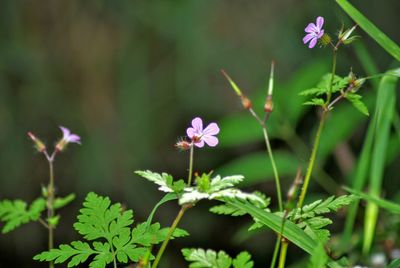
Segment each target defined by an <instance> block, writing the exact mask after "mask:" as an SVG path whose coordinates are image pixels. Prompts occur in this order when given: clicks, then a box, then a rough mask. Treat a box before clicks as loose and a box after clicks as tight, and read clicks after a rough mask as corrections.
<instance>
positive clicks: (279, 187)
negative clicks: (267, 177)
mask: <svg viewBox="0 0 400 268" xmlns="http://www.w3.org/2000/svg"><path fill="white" fill-rule="evenodd" d="M262 129H263V134H264V139H265V145H266V146H267V151H268V155H269V158H270V159H271V165H272V170H273V172H274V177H275V185H276V193H277V195H278V207H279V211H283V205H282V193H281V183H280V180H279V175H278V169H277V168H276V163H275V159H274V155H273V154H272V149H271V144H270V142H269V138H268V132H267V127H266V126H265V124H263V125H262Z"/></svg>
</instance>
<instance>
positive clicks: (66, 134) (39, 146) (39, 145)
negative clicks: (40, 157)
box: [28, 126, 81, 155]
mask: <svg viewBox="0 0 400 268" xmlns="http://www.w3.org/2000/svg"><path fill="white" fill-rule="evenodd" d="M60 129H61V131H62V132H63V137H62V138H61V139H60V140H59V141H58V142H57V143H56V145H55V149H54V153H53V155H54V154H55V153H57V152H62V151H63V150H65V148H66V147H67V145H68V144H69V143H77V144H81V138H80V137H79V136H78V135H76V134H73V133H71V131H70V130H69V129H68V128H66V127H62V126H60ZM28 137H29V138H30V139H31V140H32V141H33V144H34V146H35V149H36V150H37V151H38V152H39V153H44V154H45V155H48V154H47V151H46V145H45V144H44V143H43V142H42V141H41V140H40V139H39V138H38V137H36V136H35V135H34V134H33V133H32V132H28Z"/></svg>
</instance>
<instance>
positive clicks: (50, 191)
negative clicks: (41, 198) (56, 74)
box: [47, 157, 54, 268]
mask: <svg viewBox="0 0 400 268" xmlns="http://www.w3.org/2000/svg"><path fill="white" fill-rule="evenodd" d="M48 162H49V173H50V174H49V176H50V182H49V185H48V188H47V218H48V219H51V218H52V217H54V166H53V162H54V157H51V158H48ZM47 226H48V230H49V241H48V244H49V250H51V249H53V247H54V226H52V225H51V224H50V223H48V224H47ZM49 267H50V268H54V263H53V262H52V261H51V262H49Z"/></svg>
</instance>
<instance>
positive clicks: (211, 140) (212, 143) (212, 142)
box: [202, 136, 218, 147]
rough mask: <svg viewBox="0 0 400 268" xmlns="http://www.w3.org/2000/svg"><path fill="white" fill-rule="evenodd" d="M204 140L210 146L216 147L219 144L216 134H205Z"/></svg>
mask: <svg viewBox="0 0 400 268" xmlns="http://www.w3.org/2000/svg"><path fill="white" fill-rule="evenodd" d="M202 140H204V141H205V143H207V145H208V146H210V147H215V146H217V144H218V138H217V137H214V136H203V139H202Z"/></svg>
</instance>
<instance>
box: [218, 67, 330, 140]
mask: <svg viewBox="0 0 400 268" xmlns="http://www.w3.org/2000/svg"><path fill="white" fill-rule="evenodd" d="M328 64H329V63H328V61H326V60H316V61H313V62H312V63H310V64H308V65H304V66H303V67H302V68H301V69H300V70H299V71H298V72H297V73H296V74H295V75H294V76H293V78H292V79H291V80H290V81H289V82H288V83H286V84H284V85H280V84H279V81H277V82H276V85H275V86H274V95H273V101H274V111H273V113H272V114H271V116H270V118H269V119H268V122H267V127H268V134H269V136H270V137H271V138H274V137H277V136H278V135H279V131H278V125H279V122H280V121H281V120H285V121H288V122H289V123H290V124H291V125H293V127H295V125H296V123H297V120H298V119H299V118H300V116H301V115H302V114H303V113H304V112H305V111H307V107H305V106H303V105H301V104H302V103H303V102H304V100H305V99H306V98H304V97H299V95H298V94H299V93H300V91H302V90H304V89H306V88H310V87H312V86H315V81H318V80H319V79H320V78H321V76H322V75H323V74H325V73H326V72H327V71H328V70H329V65H328ZM275 80H277V79H275ZM243 93H244V94H246V92H243ZM288 96H289V97H288ZM265 97H266V90H265V89H262V90H260V91H259V92H258V93H257V94H256V96H255V97H252V98H251V99H252V101H253V105H254V109H255V110H256V111H258V110H261V109H262V107H263V106H264V101H265ZM219 125H220V128H221V133H220V135H219V139H220V144H221V146H227V147H230V146H237V145H241V144H245V143H249V142H254V141H261V140H262V139H263V136H262V131H261V127H260V126H259V125H258V123H257V121H256V120H255V119H254V118H253V117H252V116H251V115H250V114H249V113H248V112H247V111H244V110H241V111H239V112H238V113H237V114H234V115H232V116H229V117H226V118H224V119H222V120H221V121H220V122H219Z"/></svg>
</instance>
